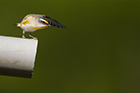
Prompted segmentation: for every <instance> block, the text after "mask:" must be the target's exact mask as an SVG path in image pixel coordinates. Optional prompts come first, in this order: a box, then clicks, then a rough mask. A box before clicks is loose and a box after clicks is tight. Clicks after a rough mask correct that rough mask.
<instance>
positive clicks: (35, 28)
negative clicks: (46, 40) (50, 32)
mask: <svg viewBox="0 0 140 93" xmlns="http://www.w3.org/2000/svg"><path fill="white" fill-rule="evenodd" d="M31 27H32V28H33V29H34V30H38V29H44V28H47V27H48V26H43V27H33V26H31Z"/></svg>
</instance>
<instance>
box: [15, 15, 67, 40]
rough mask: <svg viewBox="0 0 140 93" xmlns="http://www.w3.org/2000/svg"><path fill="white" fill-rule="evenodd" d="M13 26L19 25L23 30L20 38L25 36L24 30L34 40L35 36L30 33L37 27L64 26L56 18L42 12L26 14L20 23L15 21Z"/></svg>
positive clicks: (37, 28)
mask: <svg viewBox="0 0 140 93" xmlns="http://www.w3.org/2000/svg"><path fill="white" fill-rule="evenodd" d="M14 26H17V27H20V28H21V29H22V30H23V35H22V38H25V32H30V34H29V36H30V37H31V38H33V39H34V40H37V38H36V37H34V36H32V33H33V32H34V31H37V30H39V29H44V28H47V27H51V26H56V27H58V28H66V27H65V26H64V25H62V24H61V23H59V22H58V21H57V20H55V19H53V18H50V17H49V16H46V15H43V14H28V15H26V16H25V17H24V18H23V20H22V21H21V22H20V23H16V24H14Z"/></svg>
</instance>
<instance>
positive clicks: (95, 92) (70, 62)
mask: <svg viewBox="0 0 140 93" xmlns="http://www.w3.org/2000/svg"><path fill="white" fill-rule="evenodd" d="M30 13H35V14H45V15H47V16H50V17H52V18H54V19H56V20H58V21H59V22H60V23H62V24H64V25H65V26H66V27H67V28H66V29H60V28H57V27H50V28H46V29H42V30H38V31H36V32H34V33H33V35H34V36H36V37H37V38H38V40H39V44H38V51H37V55H36V63H35V68H34V73H33V77H32V79H26V78H18V77H9V76H0V93H140V43H139V42H140V38H139V35H140V33H139V31H140V0H0V35H3V36H13V37H21V36H22V30H21V29H20V28H17V27H14V26H12V25H13V24H15V23H17V22H20V21H21V20H22V18H23V17H24V16H25V15H26V14H30ZM28 34H29V33H26V37H29V36H28Z"/></svg>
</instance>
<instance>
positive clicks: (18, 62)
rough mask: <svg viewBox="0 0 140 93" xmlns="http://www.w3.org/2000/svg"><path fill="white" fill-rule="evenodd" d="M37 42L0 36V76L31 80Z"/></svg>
mask: <svg viewBox="0 0 140 93" xmlns="http://www.w3.org/2000/svg"><path fill="white" fill-rule="evenodd" d="M37 44H38V40H33V39H23V38H15V37H5V36H0V75H7V76H17V77H24V78H31V76H32V73H33V68H34V62H35V57H36V50H37Z"/></svg>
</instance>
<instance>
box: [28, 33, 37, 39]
mask: <svg viewBox="0 0 140 93" xmlns="http://www.w3.org/2000/svg"><path fill="white" fill-rule="evenodd" d="M32 33H33V32H30V34H29V36H30V37H31V38H33V39H34V40H37V38H36V37H34V36H32Z"/></svg>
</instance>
